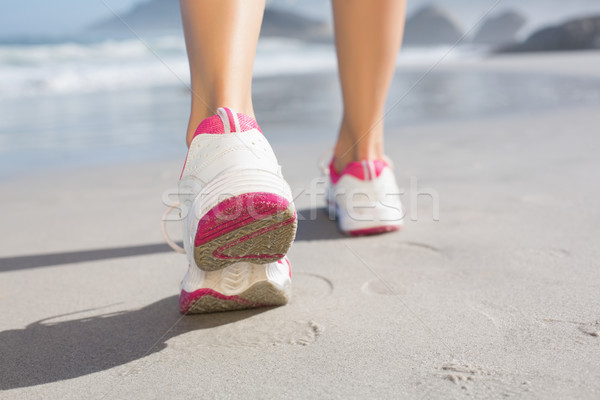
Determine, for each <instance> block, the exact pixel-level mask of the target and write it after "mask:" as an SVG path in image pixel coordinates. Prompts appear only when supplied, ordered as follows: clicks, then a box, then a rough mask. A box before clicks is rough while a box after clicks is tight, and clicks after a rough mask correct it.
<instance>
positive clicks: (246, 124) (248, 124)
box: [194, 108, 262, 137]
mask: <svg viewBox="0 0 600 400" xmlns="http://www.w3.org/2000/svg"><path fill="white" fill-rule="evenodd" d="M226 110H228V113H227V116H228V117H229V126H230V127H232V129H231V132H235V123H234V122H233V115H230V114H229V113H231V110H229V109H228V108H226ZM237 117H238V120H239V121H240V129H241V131H242V132H246V131H249V130H251V129H256V130H258V131H259V132H260V133H262V130H261V129H260V126H258V123H257V122H256V120H255V119H254V118H252V117H251V116H249V115H246V114H240V113H238V114H237ZM224 133H225V126H224V125H223V121H222V120H221V117H219V116H218V115H213V116H212V117H208V118H206V119H205V120H203V121H202V122H200V124H199V125H198V128H196V132H195V133H194V137H196V136H198V135H202V134H213V135H222V134H224Z"/></svg>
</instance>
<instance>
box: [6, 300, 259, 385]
mask: <svg viewBox="0 0 600 400" xmlns="http://www.w3.org/2000/svg"><path fill="white" fill-rule="evenodd" d="M177 301H178V300H177V296H172V297H168V298H165V299H162V300H160V301H157V302H156V303H153V304H150V305H148V306H146V307H144V308H141V309H138V310H132V311H123V312H118V313H111V314H103V315H98V316H93V317H86V318H81V319H75V320H68V321H60V322H52V319H56V318H59V317H61V316H55V317H51V318H46V319H44V320H40V321H37V322H34V323H32V324H30V325H28V326H27V327H26V328H25V329H14V330H7V331H3V332H0V360H2V362H1V363H0V390H7V389H14V388H22V387H28V386H35V385H40V384H44V383H50V382H56V381H62V380H65V379H72V378H76V377H80V376H84V375H88V374H92V373H94V372H99V371H104V370H107V369H110V368H114V367H117V366H119V365H123V364H126V363H129V362H131V361H135V360H138V359H141V358H144V357H146V356H148V355H150V354H153V353H156V352H159V351H161V350H163V349H164V348H166V346H167V344H166V342H167V341H168V340H169V339H170V338H172V337H175V336H178V335H181V334H184V333H186V332H191V331H196V330H201V329H210V328H214V327H218V326H221V325H227V324H231V323H234V322H236V321H240V320H243V319H246V318H250V317H252V316H254V315H257V314H260V313H262V312H265V311H268V310H269V308H263V309H253V310H245V311H234V312H227V313H215V314H204V315H190V316H181V315H180V314H178V313H177V312H176V311H175V310H177V309H178V305H177ZM63 317H64V316H63Z"/></svg>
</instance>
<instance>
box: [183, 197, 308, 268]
mask: <svg viewBox="0 0 600 400" xmlns="http://www.w3.org/2000/svg"><path fill="white" fill-rule="evenodd" d="M296 227H297V218H296V211H295V209H294V206H293V204H292V203H290V202H289V201H287V200H286V199H285V198H283V197H281V196H278V195H276V194H273V193H264V192H255V193H245V194H242V195H239V196H233V197H230V198H228V199H226V200H224V201H222V202H220V203H219V204H218V205H216V206H215V207H213V208H212V209H211V210H210V211H209V212H208V213H207V214H205V215H204V216H203V217H202V218H201V219H200V221H199V222H198V228H197V230H196V237H195V240H194V259H195V261H196V265H197V266H198V267H199V268H200V269H202V270H204V271H216V270H219V269H223V268H226V267H227V266H229V265H232V264H234V263H238V262H240V261H246V262H250V263H254V264H269V263H272V262H274V261H278V260H280V259H282V258H283V257H284V256H285V254H286V253H287V252H288V250H289V249H290V247H291V245H292V242H293V241H294V238H295V236H296Z"/></svg>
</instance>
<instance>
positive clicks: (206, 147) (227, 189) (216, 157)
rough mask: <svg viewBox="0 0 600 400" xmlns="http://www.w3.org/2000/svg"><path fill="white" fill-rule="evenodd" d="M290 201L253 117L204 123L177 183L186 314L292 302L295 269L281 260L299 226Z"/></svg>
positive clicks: (228, 114)
mask: <svg viewBox="0 0 600 400" xmlns="http://www.w3.org/2000/svg"><path fill="white" fill-rule="evenodd" d="M292 200H293V198H292V192H291V189H290V187H289V185H288V184H287V182H286V181H285V179H284V178H283V175H282V174H281V167H280V166H279V163H278V162H277V158H276V157H275V154H274V153H273V150H272V149H271V146H270V145H269V143H268V141H267V139H266V138H265V137H264V136H263V134H262V131H261V130H260V127H259V126H258V124H257V123H256V121H255V120H254V119H253V118H251V117H249V116H247V115H244V114H238V113H236V112H234V111H232V110H230V109H229V108H219V109H218V113H217V115H214V116H212V117H210V118H207V119H205V120H204V121H202V123H200V125H199V126H198V129H197V130H196V133H195V135H194V137H193V139H192V142H191V144H190V148H189V150H188V154H187V158H186V162H185V165H184V168H183V172H182V173H181V177H180V180H179V207H180V210H181V217H182V221H183V243H184V249H185V253H186V255H187V257H188V262H189V265H190V267H189V270H188V273H187V275H186V278H185V279H184V281H183V283H182V291H181V298H180V305H181V307H180V308H181V310H182V312H184V313H188V312H210V311H224V310H230V309H240V308H248V307H257V306H262V305H280V304H285V303H286V302H287V298H288V296H289V286H290V282H289V280H290V276H291V273H290V271H291V269H290V264H289V261H287V259H285V261H283V259H284V257H285V254H286V253H287V252H288V250H289V248H290V246H291V245H292V242H293V241H294V237H295V235H296V225H297V218H296V210H295V208H294V204H293V201H292ZM167 241H168V242H169V244H171V245H172V247H174V246H173V243H172V241H170V239H168V238H167ZM182 252H183V251H182ZM283 269H285V271H283V272H282V270H283ZM284 272H285V273H284ZM283 275H285V277H286V278H285V279H283V278H281V276H283ZM197 302H200V303H201V304H200V303H198V305H195V304H196V303H197Z"/></svg>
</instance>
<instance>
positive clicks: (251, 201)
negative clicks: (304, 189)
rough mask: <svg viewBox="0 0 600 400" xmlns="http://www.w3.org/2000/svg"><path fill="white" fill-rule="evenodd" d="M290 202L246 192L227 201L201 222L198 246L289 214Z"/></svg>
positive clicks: (197, 233)
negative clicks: (279, 214)
mask: <svg viewBox="0 0 600 400" xmlns="http://www.w3.org/2000/svg"><path fill="white" fill-rule="evenodd" d="M289 204H290V203H289V201H287V200H286V199H284V198H283V197H280V196H277V195H275V194H273V193H244V194H242V195H239V196H233V197H230V198H228V199H225V200H223V201H222V202H220V203H219V204H217V205H216V206H215V207H213V208H212V209H211V210H210V211H209V212H207V213H206V214H205V215H204V216H203V217H202V218H201V219H200V221H199V222H198V230H197V231H196V238H195V240H194V246H196V247H198V246H201V245H203V244H204V243H208V242H210V241H211V240H214V238H215V237H218V236H221V235H225V234H227V233H229V232H231V231H233V230H236V229H239V228H241V227H243V226H245V225H248V224H251V223H252V222H254V221H258V220H261V219H264V218H268V217H270V216H271V215H274V214H277V213H280V212H282V211H285V209H287V208H288V206H289Z"/></svg>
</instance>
